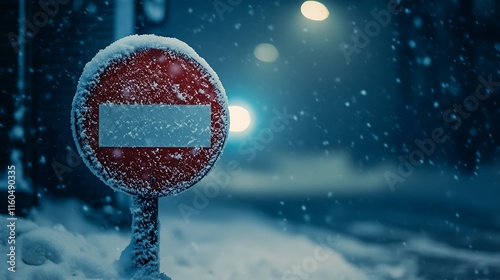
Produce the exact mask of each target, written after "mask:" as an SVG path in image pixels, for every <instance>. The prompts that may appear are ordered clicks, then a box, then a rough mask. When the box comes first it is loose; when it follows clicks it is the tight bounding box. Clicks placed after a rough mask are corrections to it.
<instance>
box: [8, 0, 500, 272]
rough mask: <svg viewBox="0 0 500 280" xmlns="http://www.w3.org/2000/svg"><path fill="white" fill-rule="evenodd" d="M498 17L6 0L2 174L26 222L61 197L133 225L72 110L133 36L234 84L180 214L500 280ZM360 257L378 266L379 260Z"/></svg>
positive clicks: (329, 4) (492, 12) (392, 7)
mask: <svg viewBox="0 0 500 280" xmlns="http://www.w3.org/2000/svg"><path fill="white" fill-rule="evenodd" d="M51 3H52V4H51ZM53 3H56V4H57V5H54V4H53ZM56 7H57V8H56ZM499 8H500V3H499V2H498V1H495V0H461V1H451V0H449V1H438V2H435V1H406V0H402V1H387V0H381V1H368V0H365V1H363V0H360V1H356V0H351V1H347V0H323V1H319V2H315V1H307V2H304V1H294V0H290V1H250V0H214V1H212V0H210V1H209V0H203V1H180V0H170V1H168V0H142V1H134V0H109V1H91V0H72V1H69V0H64V1H63V0H60V1H40V2H38V1H29V0H22V1H2V2H1V3H0V10H1V14H2V17H1V18H0V21H1V24H0V30H1V38H2V40H1V43H0V54H1V56H0V65H1V67H0V77H1V81H2V86H1V94H2V106H1V120H0V126H1V134H0V138H1V140H0V141H1V143H2V147H3V149H2V150H1V152H2V155H1V157H0V162H1V166H2V170H1V172H2V178H4V177H5V176H6V170H7V166H8V165H12V164H15V165H16V168H17V176H18V178H17V180H18V193H17V195H18V201H17V204H18V207H19V209H21V208H22V209H23V211H22V212H21V210H18V212H19V215H21V214H22V213H23V215H27V214H28V213H29V212H30V209H33V208H36V207H38V206H39V205H40V203H43V200H44V199H46V198H50V199H56V200H58V199H64V198H77V199H78V200H81V201H82V203H83V204H84V205H85V207H87V209H91V211H86V214H85V215H86V216H87V218H88V219H89V220H93V221H96V222H97V223H99V224H101V225H102V226H103V227H108V226H110V227H114V226H116V225H119V226H124V225H128V223H129V222H130V221H129V219H130V214H129V212H128V207H129V198H128V197H127V196H126V195H123V194H119V193H115V192H113V191H112V190H111V189H110V188H109V187H107V186H105V185H104V184H103V183H102V182H100V181H99V180H98V179H97V178H96V177H95V176H94V175H93V174H92V173H91V172H90V171H89V169H88V168H87V167H86V166H85V165H84V164H83V163H82V162H81V160H80V158H79V156H78V154H77V153H76V152H75V151H76V147H75V143H74V142H73V139H72V135H71V129H70V110H71V102H72V99H73V96H74V93H75V89H76V85H77V82H78V79H79V77H80V75H81V73H82V70H83V67H84V66H85V64H86V63H87V62H88V61H90V60H91V59H92V57H93V56H94V55H95V54H96V53H97V52H98V51H99V50H100V49H102V48H104V47H106V46H107V45H109V44H110V43H112V42H113V41H115V40H117V39H119V38H122V37H124V36H127V35H130V34H156V35H160V36H167V37H176V38H178V39H180V40H182V41H185V42H186V43H188V44H189V45H191V46H192V47H193V48H194V49H195V50H196V51H197V52H198V54H200V56H201V57H203V58H204V59H206V60H207V62H208V63H209V64H210V65H211V66H212V68H213V69H214V70H215V71H216V72H217V73H218V75H219V77H220V79H221V81H222V83H223V85H224V87H225V89H226V93H227V95H228V98H229V105H230V106H232V107H231V109H232V110H231V122H232V128H231V132H230V137H229V140H228V143H227V146H226V148H225V150H224V154H223V156H222V157H221V159H220V160H219V162H218V163H217V165H216V166H215V168H214V170H213V171H212V173H211V174H210V175H209V176H207V177H206V178H205V179H203V180H202V181H201V182H200V183H199V184H198V185H197V186H195V187H194V188H192V189H190V190H188V191H186V192H185V193H183V194H181V195H179V196H176V197H169V198H163V199H162V200H163V201H164V203H165V204H168V205H171V206H172V208H171V209H172V211H174V212H175V215H179V216H180V217H182V218H183V219H185V220H186V219H195V220H196V219H203V217H204V214H205V212H207V211H209V210H207V209H209V208H210V207H214V208H217V207H219V206H224V207H228V209H236V208H245V209H251V211H254V212H257V213H259V214H262V215H264V216H265V217H267V218H269V219H271V220H272V221H274V222H275V223H276V224H277V225H278V226H279V227H280V228H281V229H282V230H283V231H287V230H292V229H295V230H297V229H300V228H301V227H303V226H304V227H314V228H321V229H324V230H327V231H331V232H335V233H337V234H344V235H347V236H351V237H353V238H356V239H357V240H362V241H363V242H366V243H367V244H387V246H394V247H386V250H385V251H388V250H401V251H402V252H404V253H402V254H403V255H404V256H403V257H402V258H405V257H409V256H411V259H412V260H413V261H414V262H415V263H416V267H417V268H416V272H415V275H418V277H422V278H419V279H445V277H448V274H447V273H450V274H449V275H455V277H454V278H453V277H451V276H450V278H446V279H500V268H499V267H500V266H498V263H490V262H489V260H492V261H494V259H495V258H498V255H497V254H496V253H498V252H499V251H500V203H499V201H500V198H499V197H500V186H499V183H498V182H499V181H500V168H499V167H500V162H499V157H500V146H499V138H500V128H499V126H498V123H499V122H500V106H499V102H500V96H499V91H500V69H499V60H500V17H499V16H498V9H499ZM3 182H6V180H3ZM2 185H4V184H3V183H2ZM214 186H215V188H216V189H217V195H216V196H215V197H213V198H210V199H209V201H210V202H209V203H201V205H200V203H199V201H198V200H197V199H199V197H200V196H203V194H204V191H206V190H207V188H209V187H212V188H213V187H214ZM6 191H7V190H6V188H2V192H3V193H4V195H5V196H7V194H6ZM202 200H203V199H202ZM197 201H198V202H197ZM4 203H5V202H2V205H4ZM5 205H6V204H5ZM6 210H7V207H6V206H5V207H3V206H2V208H1V210H0V211H1V212H2V213H5V211H6ZM205 210H206V211H205ZM102 217H105V219H102ZM401 232H404V234H401ZM408 235H411V236H412V238H428V239H431V240H434V241H436V242H438V241H439V242H440V244H442V245H443V246H445V248H447V249H450V248H453V249H454V250H459V252H461V253H463V255H461V256H462V258H460V257H456V255H457V253H456V251H453V250H451V251H450V250H444V249H443V250H444V251H446V252H447V253H442V254H437V253H436V254H431V253H429V251H427V250H426V249H425V248H428V247H432V244H433V243H426V244H427V245H428V246H427V247H426V246H424V245H422V247H419V246H417V247H416V249H414V250H409V251H404V250H405V249H404V247H405V246H406V244H405V239H406V238H407V236H408ZM429 244H431V245H429ZM419 248H421V249H419ZM467 253H471V254H472V255H471V256H470V257H468V255H467ZM475 253H478V254H484V256H483V255H481V256H483V257H484V259H481V258H479V257H477V255H474V254H475ZM346 255H347V258H348V259H349V260H350V261H352V262H353V263H356V264H357V265H359V266H367V267H370V266H373V262H374V257H373V256H371V257H363V256H359V255H358V256H356V255H355V254H354V253H353V251H352V250H351V251H348V252H346ZM453 255H455V256H453ZM458 255H460V254H458ZM478 259H480V260H478ZM481 260H483V261H481ZM497 260H498V259H497ZM290 279H292V278H290ZM388 279H393V278H388ZM394 279H395V278H394ZM407 279H409V278H407Z"/></svg>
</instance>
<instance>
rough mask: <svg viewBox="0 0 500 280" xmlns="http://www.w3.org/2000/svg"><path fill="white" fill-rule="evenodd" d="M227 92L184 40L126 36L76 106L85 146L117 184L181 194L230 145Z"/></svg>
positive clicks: (81, 87)
mask: <svg viewBox="0 0 500 280" xmlns="http://www.w3.org/2000/svg"><path fill="white" fill-rule="evenodd" d="M228 127H229V111H228V107H227V97H226V94H225V91H224V88H223V87H222V84H221V83H220V81H219V79H218V77H217V74H216V73H215V72H214V71H213V70H212V69H211V68H210V66H209V65H208V64H207V63H206V62H205V60H203V59H202V58H200V57H199V56H198V55H197V54H196V53H195V52H194V50H193V49H192V48H190V47H189V46H188V45H186V44H185V43H183V42H181V41H179V40H177V39H173V38H164V37H158V36H154V35H140V36H138V35H134V36H129V37H125V38H123V39H120V40H118V41H117V42H115V43H113V44H111V45H110V46H109V47H107V48H105V49H104V50H101V51H100V52H99V53H98V54H97V55H96V56H95V57H94V58H93V59H92V60H91V61H90V62H89V63H88V64H87V65H86V66H85V69H84V71H83V74H82V76H81V77H80V80H79V83H78V88H77V92H76V95H75V98H74V100H73V107H72V129H73V137H74V139H75V142H76V145H77V148H78V151H79V153H80V155H81V156H82V158H83V161H84V162H85V163H86V165H87V166H88V167H89V168H90V170H91V171H92V172H93V173H94V174H95V175H97V176H98V177H99V178H100V179H101V180H102V181H104V182H105V183H106V184H107V185H109V186H110V187H112V188H114V189H117V190H121V191H124V192H127V193H129V194H132V195H140V196H144V197H159V196H168V195H175V194H177V193H179V192H182V191H184V190H186V189H187V188H189V187H191V186H192V185H194V184H195V183H196V182H198V181H199V180H200V179H201V178H203V177H204V176H205V175H206V174H207V173H208V171H209V170H210V169H211V167H212V166H213V165H214V164H215V162H216V160H217V158H218V157H219V155H220V153H221V152H222V149H223V147H224V144H225V141H226V138H227V134H228Z"/></svg>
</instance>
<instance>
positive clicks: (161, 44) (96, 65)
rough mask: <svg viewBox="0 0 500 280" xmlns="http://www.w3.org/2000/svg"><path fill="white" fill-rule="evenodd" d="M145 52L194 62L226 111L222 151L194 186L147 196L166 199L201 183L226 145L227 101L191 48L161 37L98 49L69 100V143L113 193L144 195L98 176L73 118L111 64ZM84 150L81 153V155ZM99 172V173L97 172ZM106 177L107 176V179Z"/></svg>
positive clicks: (217, 81) (78, 123) (77, 120)
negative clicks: (166, 52)
mask: <svg viewBox="0 0 500 280" xmlns="http://www.w3.org/2000/svg"><path fill="white" fill-rule="evenodd" d="M146 49H161V50H170V51H175V52H178V53H181V54H183V55H186V56H188V57H190V58H192V59H194V60H195V61H196V62H197V63H199V64H200V65H201V66H202V67H203V68H205V70H206V71H207V73H208V74H209V75H210V79H211V81H212V83H213V84H214V86H215V87H216V88H217V89H218V91H219V94H218V95H217V97H218V99H219V102H220V103H221V104H222V107H223V108H225V109H226V111H227V115H224V116H222V117H223V118H224V120H223V123H224V124H225V126H224V127H223V128H222V129H223V130H224V139H222V141H221V142H222V143H217V146H219V145H222V147H218V148H217V149H218V151H219V152H218V153H217V155H216V156H215V157H214V158H212V159H210V161H209V162H208V164H207V167H206V168H205V169H203V170H202V171H201V172H200V176H198V177H197V178H195V179H194V180H193V181H194V182H186V183H185V184H184V185H183V186H179V187H180V189H174V190H165V191H162V192H156V193H150V194H148V195H149V196H156V197H160V196H168V195H176V194H178V193H180V192H182V191H184V190H186V189H188V188H189V187H191V186H192V185H194V184H195V183H196V182H198V181H199V180H201V178H203V177H204V176H205V175H206V174H208V172H210V170H211V169H212V167H213V166H214V165H215V163H216V161H217V160H218V158H219V157H220V155H221V153H222V150H223V149H224V146H225V145H226V142H227V135H228V133H229V125H230V124H229V112H228V110H227V108H228V100H227V96H226V91H225V89H224V87H223V86H222V83H221V82H220V79H219V76H218V75H217V73H216V72H215V71H214V70H213V69H212V67H210V65H209V64H208V63H207V62H206V61H205V59H203V58H202V57H200V56H199V55H198V54H197V53H196V51H195V50H194V49H193V48H191V47H190V46H189V45H187V44H186V43H184V42H182V41H180V40H179V39H176V38H170V37H161V36H157V35H152V34H149V35H130V36H127V37H124V38H121V39H119V40H117V41H115V42H114V43H112V44H111V45H109V46H107V47H106V48H104V49H101V50H100V51H99V52H98V53H97V54H96V55H95V56H94V58H92V60H91V61H90V62H88V63H87V64H86V65H85V67H84V69H83V73H82V75H81V76H80V79H79V81H78V85H77V90H76V94H75V97H74V98H73V103H72V106H71V130H72V134H73V140H74V141H75V144H76V147H77V150H78V153H79V154H80V157H81V158H82V160H83V162H84V163H85V165H86V166H87V167H88V168H89V169H90V171H92V173H93V174H94V175H96V176H97V177H98V178H99V179H100V180H101V181H103V182H104V183H105V184H106V185H108V186H109V187H111V188H113V189H114V190H119V191H124V192H126V193H129V194H132V195H144V194H142V193H139V192H138V191H134V189H133V188H132V187H130V186H129V187H126V186H122V185H121V184H120V182H117V181H116V180H114V179H113V178H105V177H104V176H103V174H102V173H106V171H105V170H103V166H101V164H100V162H98V161H97V159H96V158H95V156H93V155H92V152H93V151H92V148H90V147H89V146H86V147H82V146H81V143H80V140H79V139H84V138H85V137H86V135H85V131H84V130H82V131H80V134H81V135H80V137H78V135H77V134H78V126H79V127H82V126H83V119H82V118H77V114H80V113H82V112H81V111H84V110H85V108H84V106H83V104H85V101H86V99H87V98H88V96H89V95H90V91H89V88H92V86H93V85H96V84H97V83H98V81H99V76H100V74H102V73H103V71H104V70H105V69H106V68H107V67H108V66H109V65H111V64H112V63H114V62H116V61H119V60H121V59H125V58H128V57H129V56H130V55H131V54H133V53H135V52H137V51H141V50H146ZM84 149H85V151H84ZM89 158H92V159H94V160H95V162H94V164H92V163H91V162H90V161H89ZM97 169H99V170H97ZM108 177H109V176H108Z"/></svg>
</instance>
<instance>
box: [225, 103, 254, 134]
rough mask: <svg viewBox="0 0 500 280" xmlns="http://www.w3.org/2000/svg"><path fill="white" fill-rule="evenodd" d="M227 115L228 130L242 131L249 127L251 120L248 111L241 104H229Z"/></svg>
mask: <svg viewBox="0 0 500 280" xmlns="http://www.w3.org/2000/svg"><path fill="white" fill-rule="evenodd" d="M229 117H230V119H231V125H230V127H229V131H231V132H243V131H245V130H246V129H248V127H250V123H251V122H252V118H251V117H250V112H248V110H247V109H245V108H243V107H241V106H229Z"/></svg>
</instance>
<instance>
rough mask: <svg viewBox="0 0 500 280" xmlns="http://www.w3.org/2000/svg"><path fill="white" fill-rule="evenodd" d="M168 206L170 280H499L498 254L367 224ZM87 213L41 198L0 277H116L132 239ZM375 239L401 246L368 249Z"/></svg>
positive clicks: (20, 227)
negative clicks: (436, 279)
mask: <svg viewBox="0 0 500 280" xmlns="http://www.w3.org/2000/svg"><path fill="white" fill-rule="evenodd" d="M172 204H173V203H172V199H170V198H166V199H161V200H160V221H161V237H160V241H161V243H160V246H161V249H160V254H161V271H162V272H164V273H166V274H167V275H168V276H170V277H172V279H174V280H183V279H207V280H209V279H217V280H224V279H237V280H245V279H252V280H253V279H280V280H282V279H290V280H292V279H293V280H297V279H336V280H337V279H353V280H363V279H429V278H426V277H422V276H421V275H420V274H419V270H420V269H421V267H422V266H426V265H431V263H425V262H424V263H422V261H421V259H422V258H419V257H417V255H418V256H425V257H426V258H428V260H433V259H434V260H438V259H446V260H449V261H450V262H457V263H460V264H461V265H458V266H457V269H458V270H457V271H448V272H447V273H449V275H454V274H455V273H459V272H460V267H462V268H463V270H464V271H463V273H464V274H463V275H465V274H467V271H466V269H467V267H469V266H470V267H477V269H478V270H477V271H476V274H481V278H479V277H478V278H477V279H495V278H488V276H487V275H486V276H485V274H484V271H481V269H482V268H490V267H500V254H499V253H498V252H497V253H493V252H490V253H487V252H481V251H476V250H464V249H458V248H453V247H451V246H448V245H446V244H444V243H441V242H440V241H438V240H433V239H432V238H430V237H429V238H425V237H422V235H421V234H417V233H414V232H411V231H405V230H395V229H394V228H387V227H384V226H382V225H380V224H376V223H372V222H358V223H354V224H352V225H351V226H350V227H349V228H348V229H347V232H348V234H346V233H338V232H334V231H329V230H325V229H320V228H315V227H313V226H307V225H293V224H291V223H288V224H287V225H286V226H284V225H283V223H282V221H276V220H272V219H270V218H268V217H265V216H262V215H260V214H258V213H256V212H255V211H253V210H250V209H242V208H238V209H235V208H232V207H230V206H217V205H213V207H210V208H207V209H206V210H205V211H206V213H204V215H203V218H200V217H197V218H194V219H193V220H191V222H190V223H189V224H187V223H186V222H185V221H184V220H183V219H182V217H181V215H179V213H178V212H176V211H177V210H176V208H175V206H173V205H172ZM86 213H88V209H87V207H86V206H84V205H83V204H81V203H80V202H77V201H73V200H63V201H61V200H57V201H56V200H48V199H46V200H43V201H42V205H41V207H39V208H37V209H36V210H33V211H32V212H31V213H30V215H29V218H28V219H19V220H18V221H17V228H16V234H17V241H16V248H17V251H16V260H17V262H16V272H15V273H12V272H10V271H8V270H7V266H6V265H7V262H5V261H2V262H0V263H1V266H0V271H1V273H0V275H1V276H0V278H1V279H8V280H10V279H26V280H32V279H33V280H41V279H47V280H59V279H61V280H65V279H120V277H119V276H118V274H117V270H116V268H115V266H114V262H115V260H117V259H118V258H119V256H120V253H121V252H122V250H123V249H124V248H125V247H126V246H127V245H128V243H129V241H130V232H129V231H128V229H127V228H125V229H119V228H114V229H113V228H110V229H103V228H102V227H100V226H98V225H97V224H99V223H96V222H95V221H94V222H91V221H89V218H86V217H88V216H89V215H86ZM5 218H6V217H2V220H4V221H5ZM0 233H1V236H2V238H1V240H2V242H1V243H0V244H1V245H0V247H1V251H2V252H6V251H7V244H6V240H7V234H8V228H7V227H5V226H3V227H1V232H0ZM381 236H386V237H387V240H400V241H399V242H393V241H388V242H385V243H384V242H378V243H373V242H366V239H369V238H376V237H381ZM498 237H499V236H498V235H496V236H493V238H498ZM4 258H5V257H4ZM471 273H472V274H473V273H474V272H471ZM490 273H491V272H490ZM455 275H456V274H455ZM453 279H472V278H453Z"/></svg>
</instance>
